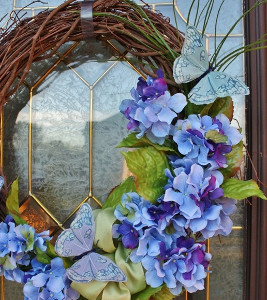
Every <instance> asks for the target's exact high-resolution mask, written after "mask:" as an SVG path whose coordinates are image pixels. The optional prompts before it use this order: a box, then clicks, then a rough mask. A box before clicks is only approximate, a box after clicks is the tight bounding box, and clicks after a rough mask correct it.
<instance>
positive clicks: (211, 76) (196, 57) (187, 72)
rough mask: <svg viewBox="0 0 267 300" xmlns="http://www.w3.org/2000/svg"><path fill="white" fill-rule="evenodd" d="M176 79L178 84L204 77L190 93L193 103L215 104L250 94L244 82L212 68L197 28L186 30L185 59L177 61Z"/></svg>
mask: <svg viewBox="0 0 267 300" xmlns="http://www.w3.org/2000/svg"><path fill="white" fill-rule="evenodd" d="M173 77H174V80H175V81H176V82H177V83H178V84H181V83H187V82H190V81H193V80H195V79H197V78H200V81H199V82H198V83H197V84H196V85H195V86H194V87H193V89H192V90H191V91H190V93H189V94H188V98H189V101H190V102H192V103H194V104H198V105H201V104H209V103H212V102H214V101H215V99H216V98H222V97H226V96H233V95H248V94H249V88H248V87H247V86H246V85H245V84H244V83H243V82H242V81H240V80H239V79H236V78H234V77H232V76H229V75H227V74H225V73H223V72H218V71H214V68H212V67H210V63H209V58H208V53H207V51H206V49H205V46H204V43H203V39H202V36H201V34H200V33H199V32H198V30H197V29H196V28H195V27H194V26H188V27H187V29H186V35H185V40H184V45H183V48H182V51H181V56H179V57H178V58H177V59H176V60H175V61H174V65H173Z"/></svg>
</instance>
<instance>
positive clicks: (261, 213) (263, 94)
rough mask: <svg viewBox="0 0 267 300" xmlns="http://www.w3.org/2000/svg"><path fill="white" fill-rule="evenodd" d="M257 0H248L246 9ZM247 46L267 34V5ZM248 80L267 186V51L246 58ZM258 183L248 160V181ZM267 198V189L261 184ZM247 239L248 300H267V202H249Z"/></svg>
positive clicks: (255, 152)
mask: <svg viewBox="0 0 267 300" xmlns="http://www.w3.org/2000/svg"><path fill="white" fill-rule="evenodd" d="M255 2H256V0H246V1H245V3H244V5H245V10H247V9H248V8H249V7H251V6H252V5H253V4H255ZM244 25H245V37H246V44H248V43H250V42H253V41H255V40H257V39H258V38H259V37H260V36H262V35H263V34H264V33H266V32H267V4H264V5H261V6H260V7H258V8H257V9H255V11H254V12H252V13H250V14H249V15H248V17H247V18H246V19H245V23H244ZM245 61H246V73H247V74H246V75H247V76H246V77H247V78H246V79H247V84H248V86H249V87H250V95H249V96H248V97H247V98H246V132H247V141H248V151H249V153H250V155H251V158H252V162H253V164H254V166H255V168H256V170H257V173H258V177H259V178H260V179H261V181H262V182H264V183H265V184H267V132H266V129H267V49H264V50H260V51H255V52H251V53H248V54H247V55H246V56H245ZM250 178H253V179H254V180H257V177H256V175H255V172H254V171H253V168H252V165H251V163H250V162H249V160H248V161H247V179H250ZM261 188H262V189H263V191H264V192H265V195H267V188H266V187H264V186H262V185H261ZM246 206H247V208H246V213H245V224H244V225H245V226H244V227H245V228H246V232H245V240H244V251H245V253H244V257H245V259H246V260H245V261H244V267H245V270H244V271H245V276H244V299H246V300H265V299H266V295H267V284H266V278H267V202H266V201H265V200H261V199H259V198H253V199H251V204H250V203H248V202H247V204H246Z"/></svg>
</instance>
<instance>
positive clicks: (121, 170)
mask: <svg viewBox="0 0 267 300" xmlns="http://www.w3.org/2000/svg"><path fill="white" fill-rule="evenodd" d="M138 77H139V75H138V74H137V73H136V72H135V71H134V70H133V69H132V68H131V67H130V65H129V64H127V63H126V62H118V63H117V64H116V65H114V66H113V68H112V69H110V70H109V72H107V73H106V74H105V75H104V76H103V78H101V80H99V82H97V84H96V85H95V86H94V88H93V121H94V122H93V194H94V195H95V196H96V197H97V198H99V199H100V200H101V201H102V202H104V201H105V199H106V196H107V195H108V193H109V192H110V190H111V189H112V188H113V187H114V186H116V185H118V184H120V182H121V181H122V179H124V177H125V176H127V175H128V171H127V169H126V167H125V166H124V159H123V156H122V155H121V154H120V151H123V150H124V149H117V148H116V146H117V145H118V144H119V143H120V141H121V140H122V139H123V138H124V137H126V136H127V134H128V132H127V129H126V124H127V120H126V119H125V117H124V116H123V115H122V114H121V113H120V112H119V106H120V103H121V101H122V100H123V99H125V98H130V93H129V91H130V90H131V88H132V87H133V85H134V83H135V82H136V81H137V79H138Z"/></svg>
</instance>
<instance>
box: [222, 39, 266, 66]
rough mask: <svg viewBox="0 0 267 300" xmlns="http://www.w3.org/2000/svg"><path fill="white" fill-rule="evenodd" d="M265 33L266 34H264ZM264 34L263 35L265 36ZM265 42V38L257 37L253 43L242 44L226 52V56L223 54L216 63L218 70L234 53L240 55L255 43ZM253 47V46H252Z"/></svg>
mask: <svg viewBox="0 0 267 300" xmlns="http://www.w3.org/2000/svg"><path fill="white" fill-rule="evenodd" d="M265 35H266V34H265ZM265 35H264V36H265ZM266 42H267V39H265V40H262V39H259V40H257V41H255V42H253V43H250V44H249V45H245V46H242V47H240V48H238V49H235V50H234V51H232V52H230V53H228V54H227V55H226V56H224V57H223V58H222V59H221V60H220V61H219V62H218V63H217V66H218V67H219V68H218V70H220V69H221V67H222V66H223V65H224V64H225V63H227V62H228V61H229V59H232V58H233V57H234V56H235V55H237V56H238V55H240V54H242V53H243V52H244V51H245V50H246V49H250V48H252V47H253V46H255V45H258V44H262V43H266ZM253 49H254V48H253Z"/></svg>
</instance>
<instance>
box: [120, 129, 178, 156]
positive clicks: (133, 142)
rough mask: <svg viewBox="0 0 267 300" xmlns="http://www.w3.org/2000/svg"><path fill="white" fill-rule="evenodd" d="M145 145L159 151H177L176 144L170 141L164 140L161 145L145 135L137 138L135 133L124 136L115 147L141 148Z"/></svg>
mask: <svg viewBox="0 0 267 300" xmlns="http://www.w3.org/2000/svg"><path fill="white" fill-rule="evenodd" d="M147 146H153V147H154V148H156V149H157V150H159V151H169V152H175V153H177V150H175V149H177V145H176V144H175V143H174V142H172V141H169V140H168V141H166V142H165V143H164V144H163V145H158V144H154V143H152V142H151V141H150V140H149V139H148V138H147V137H142V138H141V139H138V138H137V137H136V133H131V134H129V135H128V136H127V137H126V138H124V139H123V140H122V141H121V142H120V144H119V145H118V146H117V147H116V148H123V147H124V148H143V147H147Z"/></svg>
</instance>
